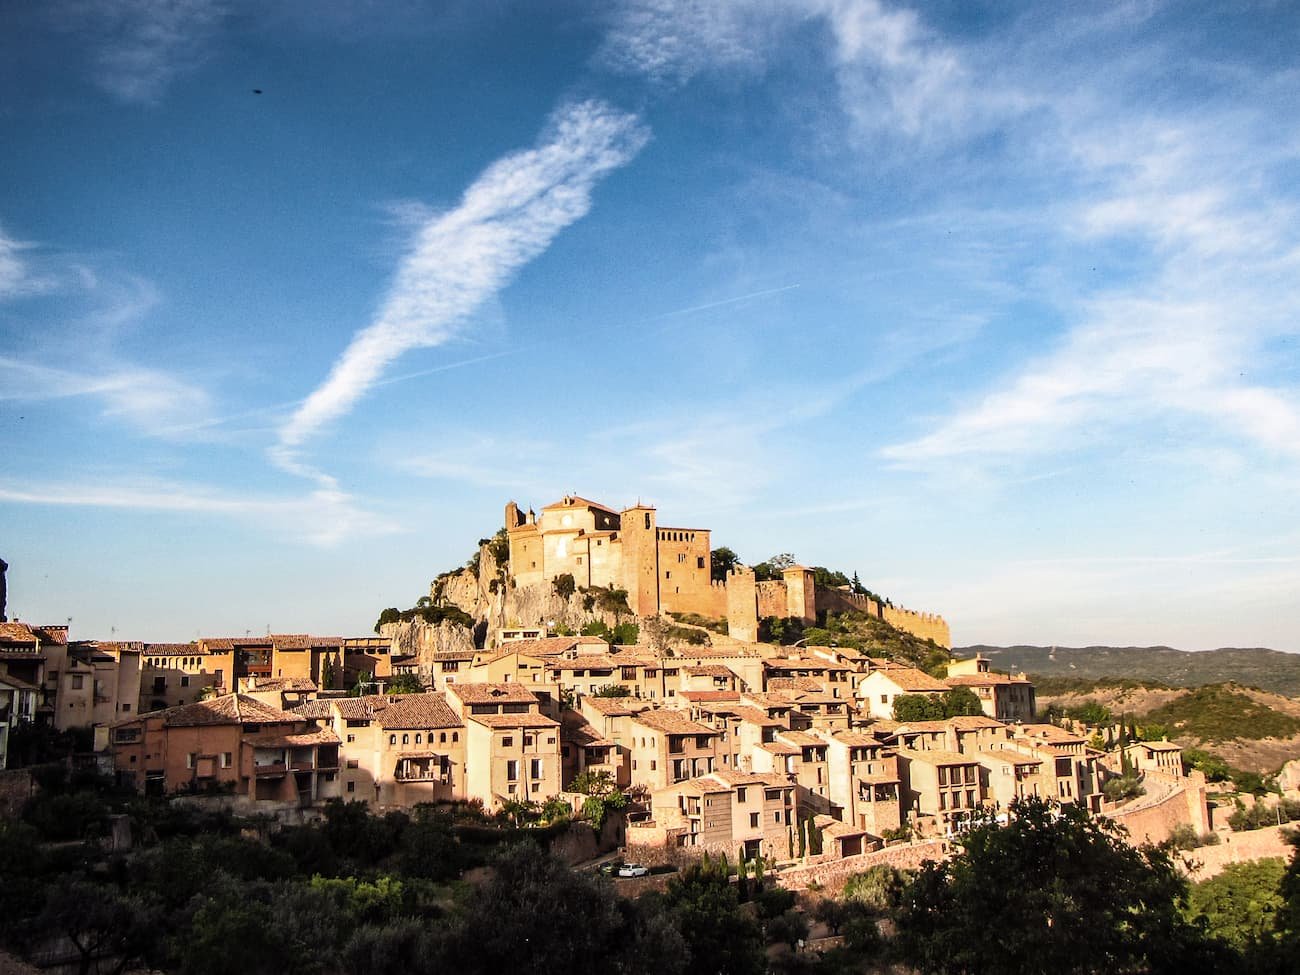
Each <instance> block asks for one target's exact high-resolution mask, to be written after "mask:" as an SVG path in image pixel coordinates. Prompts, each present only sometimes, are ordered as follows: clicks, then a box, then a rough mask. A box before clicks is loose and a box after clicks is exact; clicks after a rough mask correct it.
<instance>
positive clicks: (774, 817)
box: [772, 809, 781, 823]
mask: <svg viewBox="0 0 1300 975" xmlns="http://www.w3.org/2000/svg"><path fill="white" fill-rule="evenodd" d="M780 821H781V811H780V810H779V809H778V810H777V811H776V812H774V813H772V822H774V823H779V822H780Z"/></svg>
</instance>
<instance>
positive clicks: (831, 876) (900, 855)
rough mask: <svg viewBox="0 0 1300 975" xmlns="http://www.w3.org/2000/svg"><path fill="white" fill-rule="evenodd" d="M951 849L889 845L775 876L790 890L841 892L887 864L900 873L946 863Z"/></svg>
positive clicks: (937, 843)
mask: <svg viewBox="0 0 1300 975" xmlns="http://www.w3.org/2000/svg"><path fill="white" fill-rule="evenodd" d="M950 852H951V847H950V846H949V844H948V843H947V842H946V841H944V840H927V841H926V842H924V843H905V844H900V845H899V846H889V847H886V848H885V849H883V850H876V851H875V852H873V853H863V854H861V855H860V856H855V857H845V858H844V859H842V860H829V861H827V862H825V863H812V864H808V865H807V866H797V867H786V868H784V869H783V870H781V871H780V873H777V874H775V877H776V880H777V883H779V884H780V885H781V886H782V887H786V888H789V889H790V890H804V889H806V888H807V887H808V886H809V885H810V884H814V883H815V884H817V885H818V887H819V888H820V889H821V890H823V891H831V892H833V891H838V890H840V889H841V888H842V887H843V886H844V884H845V882H846V881H847V880H848V879H849V878H850V877H852V876H853V875H854V874H856V873H862V872H863V871H865V870H870V869H871V868H872V867H875V866H879V865H880V864H882V863H887V864H889V865H890V866H891V867H897V868H899V869H900V870H915V869H917V868H919V867H920V866H921V864H923V863H925V862H927V861H933V862H938V861H942V860H946V859H947V858H948V856H949V855H950Z"/></svg>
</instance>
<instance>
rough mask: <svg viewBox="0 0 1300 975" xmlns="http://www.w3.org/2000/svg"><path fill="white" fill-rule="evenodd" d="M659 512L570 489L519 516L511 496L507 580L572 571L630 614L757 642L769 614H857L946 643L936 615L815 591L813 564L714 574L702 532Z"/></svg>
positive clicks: (525, 581) (524, 583)
mask: <svg viewBox="0 0 1300 975" xmlns="http://www.w3.org/2000/svg"><path fill="white" fill-rule="evenodd" d="M657 516H658V512H657V511H656V510H655V508H653V507H652V506H649V505H643V504H640V503H638V504H637V505H635V506H633V507H631V508H625V509H623V510H622V511H615V510H614V509H613V508H609V507H606V506H605V505H602V504H600V503H599V502H595V501H590V500H588V499H586V498H582V497H578V496H577V495H566V496H565V497H563V498H562V499H561V500H560V501H557V502H555V503H554V504H549V505H547V506H546V507H544V508H543V509H542V512H541V514H540V515H538V514H537V513H536V512H534V511H531V510H530V511H528V512H527V513H526V514H525V513H524V512H522V511H520V509H519V506H518V505H517V504H516V503H515V502H514V501H511V502H509V503H508V504H507V505H506V507H505V525H506V534H507V536H508V538H509V542H510V570H509V571H510V576H511V580H512V582H513V583H514V585H515V586H517V587H520V588H526V587H532V586H542V585H544V584H547V583H550V582H551V581H552V580H554V579H555V578H556V577H557V576H561V575H571V576H572V577H573V579H574V582H575V584H576V585H577V586H578V587H579V588H591V587H597V588H598V587H607V586H612V587H614V588H616V589H624V590H626V591H627V593H628V605H629V607H630V608H631V610H632V612H633V613H635V614H636V615H638V616H652V615H656V614H659V613H694V614H696V615H699V616H705V617H709V618H712V619H721V618H723V617H725V618H726V620H727V623H728V629H729V632H730V635H731V636H732V637H734V638H736V639H738V640H745V641H753V640H756V639H757V637H758V621H759V620H761V619H763V618H765V617H768V616H777V617H795V618H797V619H802V620H805V621H807V622H812V621H814V620H816V618H817V616H818V614H819V613H825V612H833V613H843V612H862V613H866V614H868V615H870V616H874V617H875V618H877V619H882V620H884V621H885V622H887V623H889V624H890V625H892V626H894V627H896V628H898V629H900V630H904V631H905V632H908V633H911V634H913V635H915V636H918V637H920V638H921V639H931V640H933V641H934V642H935V643H937V644H939V645H940V646H943V647H951V646H952V636H951V633H950V631H949V628H948V624H947V622H946V621H945V620H944V619H943V617H941V616H938V615H935V614H932V613H920V612H915V611H913V610H909V609H902V608H896V607H894V606H882V605H881V604H879V603H877V602H876V601H875V600H872V599H870V598H868V597H867V596H863V595H860V594H857V593H852V592H847V591H844V590H840V589H819V588H817V587H816V586H815V585H814V579H813V573H812V570H810V569H807V568H805V567H803V566H791V567H790V568H788V569H786V570H785V571H784V572H783V573H782V578H781V579H779V580H769V581H764V582H757V581H755V579H754V573H753V570H752V569H748V568H744V567H739V568H737V569H736V570H734V571H733V572H731V573H730V574H729V575H728V577H727V579H726V580H725V581H718V580H714V579H713V578H712V571H711V560H710V557H711V554H712V543H711V535H710V532H709V530H708V529H704V528H672V527H666V526H660V525H659V524H658V522H657ZM527 622H529V623H536V622H540V621H539V620H529V621H527Z"/></svg>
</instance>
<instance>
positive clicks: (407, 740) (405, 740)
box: [402, 734, 411, 745]
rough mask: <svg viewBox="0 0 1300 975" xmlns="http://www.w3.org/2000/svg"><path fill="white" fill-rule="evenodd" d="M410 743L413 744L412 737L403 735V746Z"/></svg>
mask: <svg viewBox="0 0 1300 975" xmlns="http://www.w3.org/2000/svg"><path fill="white" fill-rule="evenodd" d="M410 743H411V736H410V735H407V734H403V735H402V744H403V745H409V744H410Z"/></svg>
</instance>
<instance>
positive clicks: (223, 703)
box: [118, 694, 303, 728]
mask: <svg viewBox="0 0 1300 975" xmlns="http://www.w3.org/2000/svg"><path fill="white" fill-rule="evenodd" d="M146 716H147V717H161V718H162V719H163V726H164V727H167V728H191V727H198V726H201V725H225V724H297V723H299V722H301V721H302V720H303V718H302V715H299V714H294V713H292V712H290V711H282V710H280V709H279V708H273V707H271V706H270V705H269V704H263V703H262V702H261V701H259V700H257V699H256V698H252V697H248V696H247V695H246V694H222V695H221V696H220V697H210V698H207V699H206V700H202V701H195V702H194V703H193V704H182V705H180V706H179V707H174V708H166V709H165V710H162V711H154V712H152V713H150V714H148V715H141V716H140V717H146ZM129 720H134V721H138V720H140V719H139V718H134V719H129ZM118 723H119V724H126V723H128V722H127V721H123V722H118Z"/></svg>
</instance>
